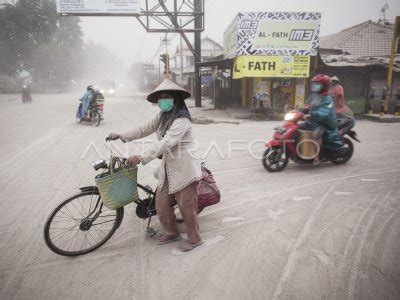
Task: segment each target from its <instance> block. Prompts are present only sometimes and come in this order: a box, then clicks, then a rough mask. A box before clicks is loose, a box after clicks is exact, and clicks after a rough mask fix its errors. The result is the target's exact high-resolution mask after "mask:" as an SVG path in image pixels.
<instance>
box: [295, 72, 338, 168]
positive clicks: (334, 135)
mask: <svg viewBox="0 0 400 300" xmlns="http://www.w3.org/2000/svg"><path fill="white" fill-rule="evenodd" d="M330 81H331V80H330V78H329V76H327V75H323V74H320V75H317V76H315V77H314V78H313V79H312V82H311V93H312V94H311V97H310V98H309V99H307V101H306V104H307V106H308V108H307V109H306V110H305V112H306V113H308V115H306V119H307V122H306V123H305V124H304V125H303V126H302V127H303V129H306V130H312V131H313V139H314V140H315V141H316V142H317V143H318V144H319V145H320V146H321V145H322V144H323V146H324V147H326V148H335V147H341V146H342V145H343V143H342V140H341V137H340V135H339V131H338V128H337V121H336V113H335V108H334V103H333V100H332V97H331V96H330V95H329V87H330ZM314 163H315V164H318V163H319V158H318V156H317V157H316V158H315V159H314Z"/></svg>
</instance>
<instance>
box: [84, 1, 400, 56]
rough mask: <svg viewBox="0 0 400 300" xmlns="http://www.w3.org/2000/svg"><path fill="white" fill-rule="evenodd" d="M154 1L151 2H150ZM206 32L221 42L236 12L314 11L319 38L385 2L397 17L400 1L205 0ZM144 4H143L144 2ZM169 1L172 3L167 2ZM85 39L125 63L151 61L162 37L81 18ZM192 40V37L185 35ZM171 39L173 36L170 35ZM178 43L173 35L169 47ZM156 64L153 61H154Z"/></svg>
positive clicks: (125, 21) (124, 23)
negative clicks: (318, 17) (317, 19)
mask: <svg viewBox="0 0 400 300" xmlns="http://www.w3.org/2000/svg"><path fill="white" fill-rule="evenodd" d="M150 1H154V0H150ZM205 1H206V2H205V31H204V32H203V33H202V37H204V36H209V37H211V38H212V39H214V40H216V41H217V42H220V43H221V44H222V41H223V33H224V31H225V29H226V28H227V27H228V26H229V24H230V22H231V21H232V19H233V18H234V16H235V15H236V14H237V13H238V12H245V11H256V12H258V11H293V12H294V11H296V12H297V11H315V12H321V13H322V20H321V35H327V34H331V33H335V32H338V31H340V30H342V29H345V28H348V27H350V26H352V25H356V24H359V23H362V22H364V21H366V20H373V21H377V20H378V19H379V18H381V17H382V13H381V8H382V6H383V5H384V4H385V2H387V3H388V4H389V10H388V11H387V19H389V20H390V21H392V22H393V20H394V17H395V16H396V15H400V1H399V0H388V1H386V0H334V1H333V0H332V1H327V0H275V1H270V0H235V1H229V0H205ZM143 2H144V1H143ZM167 2H171V0H167ZM81 20H82V23H81V25H82V28H83V31H84V34H85V39H92V40H93V41H94V42H96V43H100V44H103V45H104V46H106V47H108V48H109V49H110V50H111V51H113V52H114V53H116V54H117V55H118V56H119V57H120V58H121V59H123V60H124V61H126V62H127V63H131V62H133V61H143V62H144V61H150V60H151V59H152V58H153V56H154V54H155V53H156V51H157V49H158V46H159V44H160V38H161V36H162V35H161V34H158V33H146V31H145V29H144V28H143V27H142V26H141V25H140V24H139V22H138V21H137V20H136V19H135V18H133V17H82V18H81ZM188 35H189V36H190V37H191V38H192V36H193V34H188ZM171 36H173V34H171ZM178 42H179V38H178V36H177V35H175V38H174V39H173V41H172V42H171V43H172V47H171V48H173V49H175V47H174V45H176V44H177V43H178ZM155 61H156V60H155Z"/></svg>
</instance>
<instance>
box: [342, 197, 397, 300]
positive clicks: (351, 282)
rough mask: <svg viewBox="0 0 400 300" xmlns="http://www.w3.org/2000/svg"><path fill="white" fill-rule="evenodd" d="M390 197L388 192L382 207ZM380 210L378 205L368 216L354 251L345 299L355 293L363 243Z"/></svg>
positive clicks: (352, 296)
mask: <svg viewBox="0 0 400 300" xmlns="http://www.w3.org/2000/svg"><path fill="white" fill-rule="evenodd" d="M389 196H390V191H389V192H388V193H387V194H386V196H385V198H384V200H383V202H382V205H385V204H386V202H387V201H388V199H389ZM377 199H378V197H376V198H375V201H374V203H375V202H376V200H377ZM380 210H381V206H380V204H379V203H378V207H377V208H376V209H375V211H374V212H373V213H372V216H370V218H369V221H368V223H367V226H366V228H365V229H364V232H363V234H362V237H361V241H360V243H359V245H358V247H357V251H356V255H355V259H354V260H353V265H352V268H351V270H350V280H349V281H348V282H349V286H348V290H347V299H353V298H354V291H355V287H356V283H357V278H358V274H359V267H360V262H361V258H362V252H363V250H364V248H365V243H366V241H367V238H368V233H369V231H370V228H371V226H372V224H373V223H374V221H375V218H376V215H377V214H378V212H379V211H380Z"/></svg>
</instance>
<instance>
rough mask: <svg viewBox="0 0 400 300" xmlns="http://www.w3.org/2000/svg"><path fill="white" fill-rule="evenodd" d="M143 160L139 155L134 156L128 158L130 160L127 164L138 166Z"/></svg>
mask: <svg viewBox="0 0 400 300" xmlns="http://www.w3.org/2000/svg"><path fill="white" fill-rule="evenodd" d="M140 162H141V160H140V157H139V156H137V155H132V156H130V157H128V159H127V160H126V161H125V164H126V165H128V166H137V165H138V164H140Z"/></svg>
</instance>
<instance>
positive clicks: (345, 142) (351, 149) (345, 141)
mask: <svg viewBox="0 0 400 300" xmlns="http://www.w3.org/2000/svg"><path fill="white" fill-rule="evenodd" d="M342 148H344V149H346V150H347V149H348V152H347V153H346V154H345V155H343V156H341V157H339V158H336V159H335V160H332V162H333V163H334V164H335V165H343V164H345V163H347V162H348V161H349V160H350V159H351V157H352V156H353V153H354V146H353V142H352V141H350V140H349V139H348V138H343V147H342Z"/></svg>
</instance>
